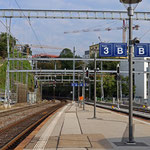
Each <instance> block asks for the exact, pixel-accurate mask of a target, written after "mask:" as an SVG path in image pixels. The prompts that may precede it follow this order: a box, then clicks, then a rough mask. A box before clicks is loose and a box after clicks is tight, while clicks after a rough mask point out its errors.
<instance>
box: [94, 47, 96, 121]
mask: <svg viewBox="0 0 150 150" xmlns="http://www.w3.org/2000/svg"><path fill="white" fill-rule="evenodd" d="M94 118H96V49H95V55H94Z"/></svg>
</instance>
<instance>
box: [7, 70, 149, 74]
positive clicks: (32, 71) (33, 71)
mask: <svg viewBox="0 0 150 150" xmlns="http://www.w3.org/2000/svg"><path fill="white" fill-rule="evenodd" d="M9 72H28V73H39V74H40V73H64V74H65V73H73V72H75V73H83V70H9ZM89 72H90V73H94V71H93V70H89ZM97 73H117V71H116V70H100V71H97ZM120 73H128V71H120ZM133 73H150V72H147V71H133Z"/></svg>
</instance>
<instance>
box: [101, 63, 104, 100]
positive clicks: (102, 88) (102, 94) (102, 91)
mask: <svg viewBox="0 0 150 150" xmlns="http://www.w3.org/2000/svg"><path fill="white" fill-rule="evenodd" d="M102 70H103V62H102V61H101V71H102ZM103 99H104V87H103V73H102V72H101V101H103Z"/></svg>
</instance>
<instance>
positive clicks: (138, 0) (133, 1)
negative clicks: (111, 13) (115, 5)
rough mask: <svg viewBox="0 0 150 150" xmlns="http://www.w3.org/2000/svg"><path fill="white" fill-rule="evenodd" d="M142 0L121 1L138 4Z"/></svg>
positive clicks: (121, 0) (122, 1)
mask: <svg viewBox="0 0 150 150" xmlns="http://www.w3.org/2000/svg"><path fill="white" fill-rule="evenodd" d="M141 1H142V0H120V2H121V3H124V4H137V3H140V2H141Z"/></svg>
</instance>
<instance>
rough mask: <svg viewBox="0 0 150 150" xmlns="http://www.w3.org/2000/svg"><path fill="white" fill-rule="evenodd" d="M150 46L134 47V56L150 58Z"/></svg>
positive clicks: (137, 45) (136, 45) (139, 45)
mask: <svg viewBox="0 0 150 150" xmlns="http://www.w3.org/2000/svg"><path fill="white" fill-rule="evenodd" d="M149 51H150V44H149V43H139V44H135V45H134V56H135V57H150V52H149Z"/></svg>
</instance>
